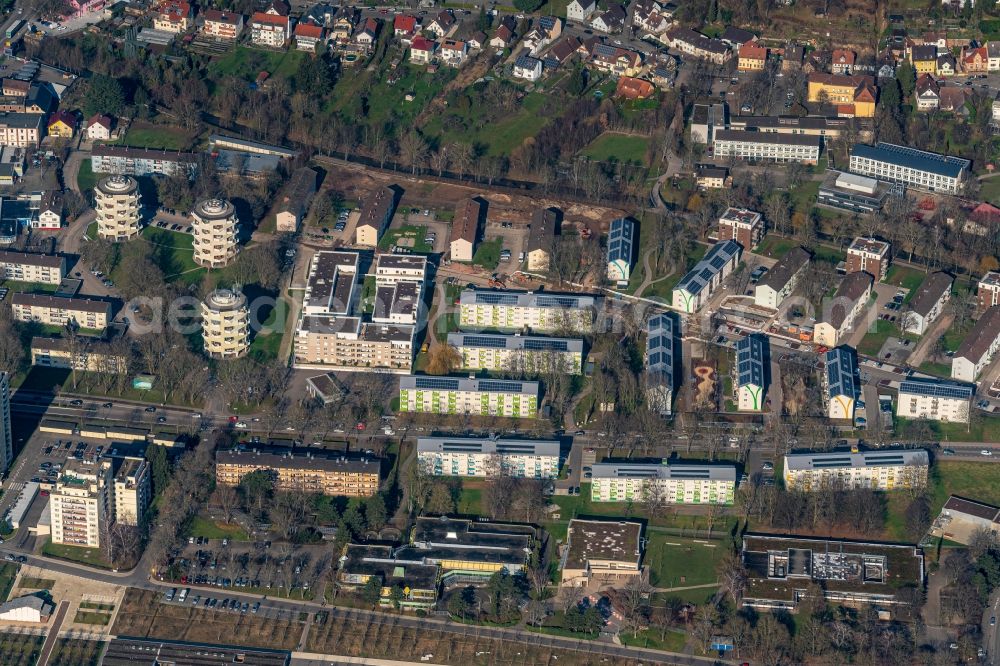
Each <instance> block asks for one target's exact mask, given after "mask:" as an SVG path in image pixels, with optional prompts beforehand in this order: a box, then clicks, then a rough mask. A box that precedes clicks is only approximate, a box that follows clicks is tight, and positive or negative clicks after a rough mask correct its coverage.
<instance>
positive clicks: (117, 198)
mask: <svg viewBox="0 0 1000 666" xmlns="http://www.w3.org/2000/svg"><path fill="white" fill-rule="evenodd" d="M94 208H95V210H96V213H97V236H98V237H99V238H103V239H105V240H110V241H115V242H121V241H127V240H132V239H133V238H135V237H136V236H138V235H139V232H140V231H141V229H142V212H141V210H142V201H141V199H140V196H139V183H138V181H136V179H135V178H132V177H130V176H121V175H119V176H108V177H107V178H102V179H101V180H100V182H98V183H97V187H95V188H94Z"/></svg>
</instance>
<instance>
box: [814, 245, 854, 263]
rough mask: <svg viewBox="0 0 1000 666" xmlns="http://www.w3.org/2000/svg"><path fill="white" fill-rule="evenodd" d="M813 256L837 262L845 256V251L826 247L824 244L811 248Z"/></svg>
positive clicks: (821, 259)
mask: <svg viewBox="0 0 1000 666" xmlns="http://www.w3.org/2000/svg"><path fill="white" fill-rule="evenodd" d="M813 258H814V259H818V260H820V261H826V262H828V263H831V264H839V263H840V262H842V261H844V259H846V258H847V253H846V252H844V251H842V250H835V249H833V248H832V247H827V246H826V245H819V246H817V247H815V248H814V249H813Z"/></svg>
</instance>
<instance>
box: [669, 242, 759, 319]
mask: <svg viewBox="0 0 1000 666" xmlns="http://www.w3.org/2000/svg"><path fill="white" fill-rule="evenodd" d="M741 256H743V248H742V246H740V244H739V243H737V242H736V241H733V240H722V241H719V242H718V243H716V244H715V245H713V246H712V247H711V248H710V249H709V250H708V253H707V254H705V256H704V257H703V258H702V260H701V261H699V262H698V263H697V264H695V265H694V268H692V269H691V271H690V272H689V273H688V274H687V275H685V276H684V277H683V278H681V281H680V282H678V283H677V286H676V287H674V292H673V306H674V309H675V310H679V311H681V312H686V313H688V314H691V313H694V312H697V311H698V310H700V309H701V307H702V306H703V305H705V304H706V303H707V302H708V300H709V299H710V298H711V297H712V294H713V293H714V292H715V290H716V289H718V288H719V286H720V285H722V281H723V280H725V279H726V277H728V276H729V274H730V273H732V272H733V271H734V270H735V269H736V265H737V264H738V263H739V262H740V257H741Z"/></svg>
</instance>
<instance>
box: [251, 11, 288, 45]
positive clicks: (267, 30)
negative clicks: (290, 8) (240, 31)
mask: <svg viewBox="0 0 1000 666" xmlns="http://www.w3.org/2000/svg"><path fill="white" fill-rule="evenodd" d="M291 34H292V33H291V20H290V19H289V18H288V17H287V16H279V15H276V14H270V13H267V12H254V13H253V16H251V17H250V41H251V42H253V43H254V44H256V45H258V46H268V47H271V48H275V49H280V48H282V47H284V46H285V44H286V43H287V42H288V40H289V38H290V37H291Z"/></svg>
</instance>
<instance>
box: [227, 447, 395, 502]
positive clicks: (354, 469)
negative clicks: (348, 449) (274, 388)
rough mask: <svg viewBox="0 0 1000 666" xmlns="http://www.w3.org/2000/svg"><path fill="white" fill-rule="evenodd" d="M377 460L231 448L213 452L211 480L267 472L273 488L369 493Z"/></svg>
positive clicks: (235, 481) (374, 486)
mask: <svg viewBox="0 0 1000 666" xmlns="http://www.w3.org/2000/svg"><path fill="white" fill-rule="evenodd" d="M379 470H380V465H379V461H378V460H372V459H367V458H346V459H345V458H344V457H343V456H340V455H336V456H334V455H323V454H320V453H308V454H304V455H303V454H293V453H292V452H291V451H286V450H280V449H254V450H249V451H242V450H237V449H232V450H228V451H217V452H216V454H215V482H216V483H218V484H219V485H224V486H238V485H239V484H240V481H241V480H242V479H243V477H244V476H246V475H247V474H251V473H253V472H259V471H265V472H269V473H270V474H271V475H272V476H273V478H274V487H275V488H276V489H277V490H290V491H299V492H308V493H319V494H321V495H343V496H347V497H371V496H372V495H374V494H375V493H377V492H378V484H379Z"/></svg>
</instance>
